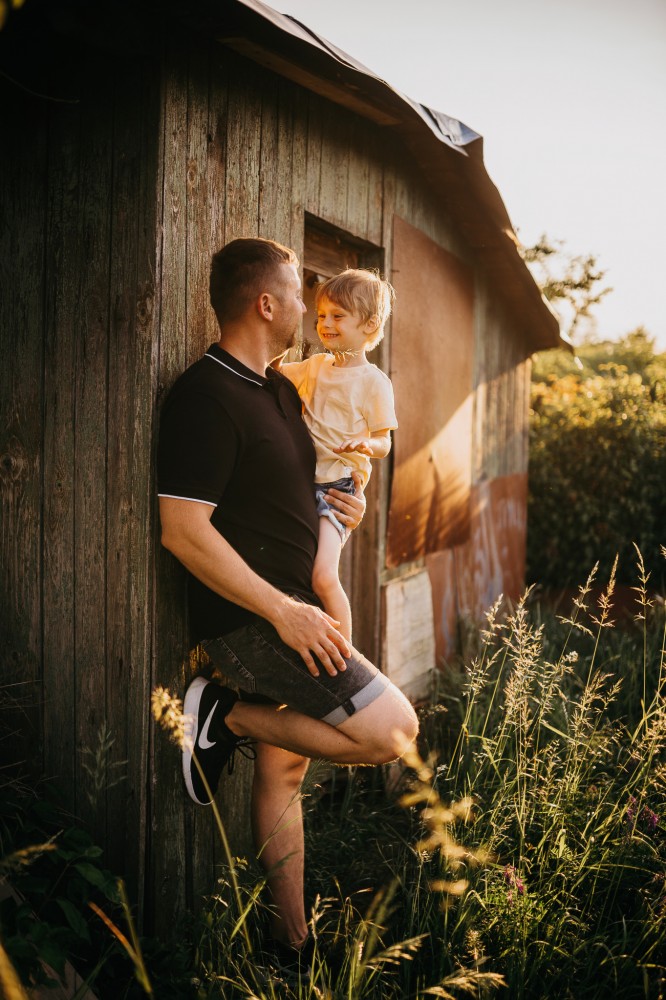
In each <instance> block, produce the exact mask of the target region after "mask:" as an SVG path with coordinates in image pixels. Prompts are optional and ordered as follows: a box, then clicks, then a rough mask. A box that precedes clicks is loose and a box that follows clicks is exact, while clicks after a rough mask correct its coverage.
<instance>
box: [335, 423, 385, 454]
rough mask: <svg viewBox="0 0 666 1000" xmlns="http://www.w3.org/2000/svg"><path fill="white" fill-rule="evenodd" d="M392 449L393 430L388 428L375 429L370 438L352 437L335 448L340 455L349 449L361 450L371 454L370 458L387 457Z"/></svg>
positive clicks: (362, 452)
mask: <svg viewBox="0 0 666 1000" xmlns="http://www.w3.org/2000/svg"><path fill="white" fill-rule="evenodd" d="M390 450H391V432H390V431H389V430H386V429H384V430H381V431H374V432H373V433H372V434H371V435H370V437H369V438H350V440H349V441H343V442H342V444H341V445H338V447H337V448H334V449H333V451H335V452H337V453H338V455H344V453H345V452H348V451H360V452H361V454H362V455H369V456H370V458H386V456H387V455H388V453H389V452H390Z"/></svg>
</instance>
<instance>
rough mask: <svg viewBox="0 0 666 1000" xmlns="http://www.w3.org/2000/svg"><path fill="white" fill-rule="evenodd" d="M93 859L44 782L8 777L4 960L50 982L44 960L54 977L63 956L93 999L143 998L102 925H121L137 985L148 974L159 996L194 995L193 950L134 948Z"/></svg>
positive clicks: (177, 999) (114, 885)
mask: <svg viewBox="0 0 666 1000" xmlns="http://www.w3.org/2000/svg"><path fill="white" fill-rule="evenodd" d="M102 855H103V852H102V849H101V847H98V846H97V845H96V844H94V843H93V841H92V838H91V837H90V835H89V834H88V832H87V831H86V830H84V829H82V828H80V827H77V826H73V825H71V817H69V816H66V815H64V814H63V813H62V812H61V810H60V807H59V805H58V802H57V793H56V791H55V790H54V789H52V788H50V787H49V786H46V785H45V786H43V787H42V788H40V796H39V797H38V796H37V795H36V794H35V793H34V792H31V791H30V790H29V789H28V788H26V787H24V786H22V785H20V784H19V783H17V782H8V783H6V784H4V785H2V786H0V859H1V860H0V876H1V875H3V874H4V875H5V876H6V877H8V878H9V880H10V884H11V886H12V889H13V890H14V893H13V894H10V895H7V896H6V898H4V899H3V900H2V901H1V902H0V939H2V943H3V945H4V948H5V951H6V952H7V957H8V958H9V960H10V961H11V963H12V965H13V967H14V968H15V969H16V971H17V973H18V975H19V977H20V979H21V981H22V982H23V983H24V984H25V985H35V984H37V985H45V986H50V985H56V984H57V979H54V977H53V975H52V974H51V973H50V972H49V971H48V969H47V968H46V967H45V964H46V965H48V966H49V967H50V969H51V970H53V973H54V974H55V976H56V977H58V978H60V979H62V977H63V975H64V972H65V962H66V961H69V962H70V963H71V964H72V965H73V966H74V968H75V969H76V971H77V972H78V973H79V974H80V975H81V976H82V977H84V978H85V980H86V982H87V983H89V984H92V988H93V989H94V991H95V993H96V995H97V996H99V997H103V998H108V1000H130V998H131V1000H138V998H140V997H144V996H145V995H146V993H145V991H144V989H142V988H141V987H140V986H139V984H138V982H137V980H136V978H135V972H136V974H137V975H138V969H136V970H135V968H134V967H133V961H132V956H131V954H130V952H129V951H128V949H127V948H126V947H125V946H124V945H123V944H122V943H121V942H120V941H119V940H118V938H117V937H115V936H114V933H110V932H109V929H108V927H109V924H111V925H112V926H116V925H118V924H120V925H122V926H123V927H126V928H128V934H129V935H130V938H131V941H132V945H133V946H134V947H133V948H132V950H134V951H136V952H138V953H139V954H138V960H137V961H136V962H134V965H135V966H140V967H141V968H142V969H143V974H144V981H145V982H146V983H148V979H149V976H151V977H152V979H153V981H155V982H157V983H158V984H159V993H158V994H157V995H158V996H159V997H160V1000H185V998H186V997H188V996H191V995H193V994H192V985H191V979H192V955H191V954H190V953H189V952H186V949H185V948H184V946H183V945H182V943H180V942H173V943H170V946H169V947H168V948H167V947H165V946H164V945H162V944H160V943H159V942H157V941H155V940H154V939H153V940H144V941H142V942H141V944H140V945H139V941H138V939H137V938H136V935H135V934H134V932H133V923H132V918H131V914H130V913H129V908H128V906H127V901H126V900H123V898H122V893H123V892H124V889H123V886H122V882H121V881H120V880H119V879H118V878H117V877H116V876H115V875H113V874H112V873H111V872H110V871H108V869H107V868H105V867H104V865H103V860H102ZM119 890H120V891H119ZM116 929H117V926H116ZM123 936H124V935H123ZM130 947H131V946H130ZM144 961H145V963H146V964H147V965H148V966H149V968H150V972H149V973H146V970H145V968H144V967H143V963H144Z"/></svg>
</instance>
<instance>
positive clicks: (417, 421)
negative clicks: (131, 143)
mask: <svg viewBox="0 0 666 1000" xmlns="http://www.w3.org/2000/svg"><path fill="white" fill-rule="evenodd" d="M392 280H393V284H394V286H395V289H396V293H397V299H396V306H395V313H394V317H393V325H392V336H391V377H392V379H393V384H394V387H395V394H396V404H397V410H398V421H399V424H400V427H399V430H398V431H397V432H396V434H395V445H394V463H395V465H394V477H393V487H392V492H391V505H390V512H389V528H388V546H387V564H388V565H389V566H399V565H400V564H401V563H404V562H407V561H409V560H414V559H418V558H421V557H422V556H424V555H426V554H427V553H429V552H437V551H440V550H442V549H445V548H448V547H449V546H451V545H453V544H460V543H461V542H463V541H464V540H465V539H466V538H467V537H468V535H469V496H470V488H471V482H472V410H473V396H472V366H473V354H474V322H473V313H474V284H473V276H472V272H471V270H470V269H469V268H468V267H467V265H465V264H463V263H462V262H461V261H460V260H459V259H458V258H457V257H455V256H454V255H453V254H451V253H449V252H448V251H447V250H444V249H443V248H442V247H440V246H439V245H438V244H437V243H435V242H434V241H433V240H431V239H429V237H427V236H425V235H424V233H422V232H421V231H420V230H418V229H416V228H415V227H414V226H412V225H410V224H409V223H408V222H405V221H404V220H403V219H401V218H400V217H399V216H394V221H393V269H392Z"/></svg>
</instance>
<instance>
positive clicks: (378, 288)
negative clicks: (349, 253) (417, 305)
mask: <svg viewBox="0 0 666 1000" xmlns="http://www.w3.org/2000/svg"><path fill="white" fill-rule="evenodd" d="M322 299H329V301H331V302H334V303H335V304H336V305H338V306H342V308H343V309H346V310H347V312H351V313H354V314H355V315H356V316H359V317H360V319H361V322H362V323H367V321H368V320H369V319H372V317H373V316H376V317H377V324H378V325H377V329H376V330H375V332H374V333H372V334H370V336H369V337H368V340H367V343H366V350H368V351H371V350H372V348H373V347H376V346H377V344H378V343H379V342H380V340H381V339H382V337H383V336H384V326H385V325H386V320H387V319H388V318H389V316H390V315H391V307H392V305H393V303H394V301H395V290H394V288H393V286H392V285H390V284H389V282H388V281H386V280H385V279H384V278H382V277H381V275H380V273H379V271H377V270H370V269H368V268H364V267H348V268H347V270H346V271H341V272H340V274H336V275H335V277H333V278H328V279H327V280H326V281H324V282H323V284H321V285H319V286H318V287H317V291H316V293H315V304H316V305H317V306H319V303H320V302H321V300H322Z"/></svg>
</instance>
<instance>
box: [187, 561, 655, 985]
mask: <svg viewBox="0 0 666 1000" xmlns="http://www.w3.org/2000/svg"><path fill="white" fill-rule="evenodd" d="M594 576H595V574H594V572H593V573H592V574H591V575H590V578H589V579H588V581H587V582H586V584H585V585H584V586H582V587H581V588H580V589H579V592H578V595H577V596H576V598H575V599H574V601H573V604H572V607H571V610H570V611H569V612H568V613H566V614H564V615H561V616H560V617H559V618H556V617H554V616H553V615H546V614H545V613H543V612H542V610H541V609H540V607H539V605H538V603H537V602H536V600H535V599H534V596H533V594H531V593H528V594H526V595H525V598H524V599H523V600H522V601H521V602H520V603H519V604H518V606H517V607H515V608H514V609H512V610H510V612H509V613H504V614H501V613H500V605H499V603H498V605H496V606H495V607H494V608H492V609H490V611H489V612H488V615H487V620H486V623H485V627H484V628H483V629H481V630H477V631H476V632H473V633H470V639H471V641H470V643H469V645H470V649H469V651H468V653H469V655H468V656H467V658H466V661H465V662H464V663H462V664H458V665H448V666H447V667H446V669H445V670H444V671H443V672H442V674H441V680H440V689H439V691H438V692H437V693H436V697H435V698H434V699H433V702H432V703H431V704H430V705H429V706H428V707H427V708H426V709H424V710H423V712H422V716H423V727H422V736H421V746H420V756H419V755H413V756H411V757H409V758H408V761H407V764H408V765H409V766H407V767H404V766H403V767H402V768H393V769H391V770H389V771H388V772H381V771H379V770H378V769H374V770H370V769H362V768H358V769H354V768H345V769H339V770H337V771H333V772H332V774H331V772H324V775H325V780H322V777H321V774H320V775H319V777H318V776H317V775H316V774H315V777H314V780H313V781H312V783H311V787H310V788H309V790H306V834H307V848H308V870H307V874H308V886H307V888H308V896H309V899H310V900H311V905H312V919H311V926H312V930H313V933H314V936H315V939H316V942H317V953H316V960H315V965H314V970H313V974H312V977H311V978H310V979H307V980H301V981H297V982H294V981H291V980H290V979H289V978H288V977H284V976H282V975H281V973H280V972H279V970H275V969H274V968H272V967H271V965H270V962H269V961H265V960H264V957H263V956H262V949H261V938H262V933H263V929H264V927H265V911H264V906H265V904H264V903H263V902H262V899H263V895H262V892H263V882H262V880H261V878H260V877H258V876H257V874H256V873H253V871H252V869H251V868H249V869H246V870H245V872H244V875H243V880H242V883H241V884H239V883H238V880H237V882H236V885H235V886H234V885H233V884H232V882H231V880H230V878H229V873H224V872H222V873H221V881H220V883H219V886H218V888H219V890H220V891H219V893H218V894H217V895H216V896H214V897H213V898H212V899H211V900H210V901H209V906H208V909H207V913H206V916H205V926H204V929H203V931H202V933H201V936H200V939H199V949H198V982H197V994H196V995H197V996H198V997H200V998H202V1000H203V998H206V997H211V998H213V997H229V998H262V1000H263V998H266V1000H269V998H270V1000H272V998H278V997H280V998H285V1000H291V998H297V997H298V998H311V997H312V998H313V997H327V998H336V1000H337V998H347V1000H366V998H367V1000H379V998H381V1000H412V998H413V1000H418V998H425V997H428V996H441V997H446V996H450V997H460V996H464V995H467V996H475V997H479V998H489V997H510V998H511V1000H514V998H515V1000H537V998H538V1000H541V998H544V1000H545V998H549V1000H550V998H562V1000H568V998H571V1000H607V998H609V997H613V998H617V1000H629V998H639V997H641V998H648V1000H657V998H660V997H662V996H664V995H665V994H666V886H665V873H666V842H665V837H664V826H665V825H666V761H665V760H664V749H665V747H666V703H665V702H664V683H665V677H664V607H663V602H660V603H658V604H657V606H655V599H654V598H653V597H651V596H650V594H649V591H648V580H647V577H646V574H645V572H644V570H643V568H642V561H641V560H640V555H639V568H638V584H637V587H636V588H635V590H636V605H635V609H634V614H633V616H631V619H630V620H627V619H625V620H624V621H623V623H622V626H621V627H620V628H618V627H617V624H616V622H615V620H614V619H615V612H614V587H615V583H614V573H612V574H611V578H610V580H609V582H608V584H607V586H606V588H605V590H604V591H603V592H602V593H601V596H599V597H597V598H593V596H592V595H593V593H596V592H597V589H596V588H595V587H594V584H595V583H596V581H595V579H594ZM239 894H240V896H242V897H243V900H240V898H239ZM234 901H235V902H234ZM239 914H242V917H243V919H244V920H246V921H247V933H248V934H250V935H251V936H252V938H253V941H254V942H255V945H254V951H253V953H252V955H249V954H248V952H247V950H246V948H245V945H244V940H243V938H242V937H241V936H240V935H238V933H237V922H238V917H239Z"/></svg>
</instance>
